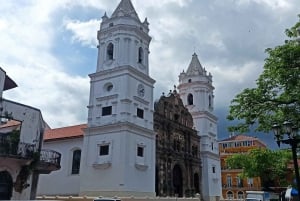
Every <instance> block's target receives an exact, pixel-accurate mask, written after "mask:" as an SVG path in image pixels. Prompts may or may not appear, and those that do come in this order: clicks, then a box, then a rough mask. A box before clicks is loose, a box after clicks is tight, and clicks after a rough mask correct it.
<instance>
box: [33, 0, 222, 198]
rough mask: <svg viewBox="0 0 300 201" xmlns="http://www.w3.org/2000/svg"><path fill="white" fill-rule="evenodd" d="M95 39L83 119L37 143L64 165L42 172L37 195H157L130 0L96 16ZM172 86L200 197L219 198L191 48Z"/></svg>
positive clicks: (148, 89)
mask: <svg viewBox="0 0 300 201" xmlns="http://www.w3.org/2000/svg"><path fill="white" fill-rule="evenodd" d="M97 38H98V42H99V44H98V62H97V69H96V72H95V73H93V74H91V75H89V76H90V79H91V81H90V98H89V103H88V123H87V124H82V125H74V126H69V127H64V128H56V129H50V130H48V131H47V132H46V134H45V136H44V145H43V147H44V149H46V148H49V149H52V150H56V151H58V152H60V153H61V154H62V160H61V167H62V168H61V170H59V171H55V172H53V173H51V174H49V175H40V180H39V185H38V194H39V195H91V196H99V195H102V196H115V195H117V196H120V197H122V196H155V195H156V193H155V149H156V146H155V144H156V138H155V136H156V134H155V132H154V130H153V112H154V111H153V100H154V97H153V89H154V83H155V80H154V79H153V78H151V77H150V76H149V62H148V61H149V60H148V57H149V45H150V41H151V37H150V36H149V23H148V22H147V19H145V20H144V21H143V22H141V21H140V19H139V17H138V15H137V13H136V11H135V9H134V7H133V5H132V3H131V1H130V0H121V2H120V3H119V5H118V7H117V8H116V9H115V11H114V12H113V13H112V15H111V17H108V16H107V15H106V13H105V14H104V16H103V17H102V22H101V26H100V30H99V31H98V35H97ZM177 89H178V93H179V95H180V97H181V99H182V101H183V103H184V105H185V106H186V107H187V108H188V110H189V112H190V113H191V115H192V117H193V121H194V127H195V129H196V130H197V133H198V135H199V136H200V145H199V147H200V150H199V151H200V156H201V163H202V164H201V169H202V175H201V181H200V182H201V196H202V198H203V199H204V200H205V201H214V200H219V199H220V198H221V170H220V159H219V153H218V143H217V117H216V116H215V115H214V114H213V109H214V108H213V106H214V102H213V100H214V95H213V90H214V87H213V85H212V76H211V74H207V72H206V70H205V69H204V68H203V67H202V66H201V64H200V62H199V60H198V57H197V55H196V54H193V56H192V60H191V63H190V65H189V66H188V69H187V70H186V72H182V73H181V74H180V75H179V85H178V87H177ZM49 186H51V187H53V186H54V187H55V188H50V187H49Z"/></svg>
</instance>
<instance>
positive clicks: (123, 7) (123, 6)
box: [111, 0, 140, 21]
mask: <svg viewBox="0 0 300 201" xmlns="http://www.w3.org/2000/svg"><path fill="white" fill-rule="evenodd" d="M118 16H130V17H133V18H136V19H137V20H139V21H140V19H139V17H138V15H137V13H136V11H135V9H134V7H133V5H132V3H131V0H121V2H120V4H119V5H118V7H117V8H116V10H115V11H114V12H113V14H112V15H111V17H112V18H113V17H118Z"/></svg>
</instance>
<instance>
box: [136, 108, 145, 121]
mask: <svg viewBox="0 0 300 201" xmlns="http://www.w3.org/2000/svg"><path fill="white" fill-rule="evenodd" d="M136 116H137V117H139V118H141V119H144V110H142V109H140V108H137V110H136Z"/></svg>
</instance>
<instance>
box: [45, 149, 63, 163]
mask: <svg viewBox="0 0 300 201" xmlns="http://www.w3.org/2000/svg"><path fill="white" fill-rule="evenodd" d="M60 160H61V154H60V153H58V152H56V151H53V150H47V149H43V150H41V153H40V162H44V163H51V164H53V165H55V166H57V167H60Z"/></svg>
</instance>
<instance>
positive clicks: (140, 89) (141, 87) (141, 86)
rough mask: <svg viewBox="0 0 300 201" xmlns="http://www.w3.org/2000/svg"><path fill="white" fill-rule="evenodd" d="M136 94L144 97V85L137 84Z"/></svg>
mask: <svg viewBox="0 0 300 201" xmlns="http://www.w3.org/2000/svg"><path fill="white" fill-rule="evenodd" d="M137 93H138V95H139V96H140V97H144V95H145V88H144V85H142V84H139V86H138V88H137Z"/></svg>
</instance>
